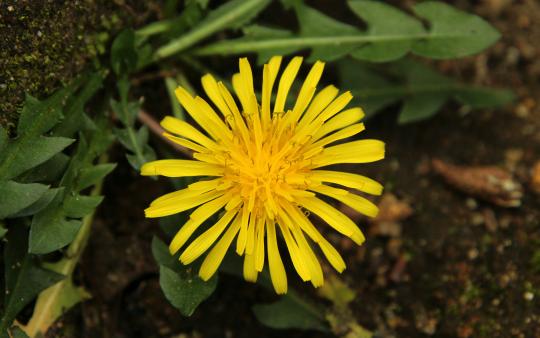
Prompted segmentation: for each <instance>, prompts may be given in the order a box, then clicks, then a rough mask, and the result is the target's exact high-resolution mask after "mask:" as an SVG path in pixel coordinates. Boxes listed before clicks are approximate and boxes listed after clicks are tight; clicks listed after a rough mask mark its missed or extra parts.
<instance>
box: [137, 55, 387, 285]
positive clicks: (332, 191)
mask: <svg viewBox="0 0 540 338" xmlns="http://www.w3.org/2000/svg"><path fill="white" fill-rule="evenodd" d="M281 63H282V58H281V57H279V56H276V57H272V58H271V59H270V60H269V62H268V63H267V64H265V65H264V67H263V73H262V86H261V88H260V101H258V99H257V95H256V92H255V87H254V83H253V82H254V81H253V75H252V70H251V66H250V64H249V62H248V61H247V59H246V58H241V59H240V60H239V72H238V73H237V74H234V76H233V77H232V85H233V88H234V92H235V94H236V98H237V100H236V99H235V98H234V97H233V95H232V94H231V93H230V91H229V90H228V89H227V87H226V86H225V85H224V83H222V82H218V81H216V79H215V78H214V77H213V76H212V75H210V74H207V75H205V76H204V77H202V87H203V88H204V91H205V92H206V95H207V96H208V98H209V99H210V101H211V103H212V105H210V104H209V103H208V102H207V101H206V100H204V99H203V98H201V97H199V96H196V97H193V96H192V95H191V94H190V93H188V92H187V91H186V90H185V89H184V88H182V87H179V88H178V89H176V96H177V98H178V100H179V102H180V104H181V105H182V106H183V107H184V108H185V110H186V111H187V112H188V113H189V114H190V116H191V117H192V118H193V120H194V121H195V122H196V123H197V124H198V125H199V128H196V127H194V126H192V125H191V124H189V123H188V122H186V121H183V120H180V119H176V118H173V117H166V118H165V119H163V121H162V122H161V125H162V127H163V128H164V129H165V130H166V132H165V133H164V135H165V136H166V137H167V138H169V139H170V140H172V141H173V142H176V143H178V144H180V145H182V146H184V147H186V148H189V149H191V150H192V151H193V159H190V160H187V159H167V160H158V161H153V162H149V163H146V164H145V165H144V166H143V167H142V168H141V173H142V175H163V176H167V177H190V176H201V177H202V178H200V180H199V181H197V182H195V183H192V184H190V185H189V186H187V187H186V188H185V189H182V190H178V191H175V192H172V193H169V194H166V195H164V196H161V197H159V198H157V199H156V200H154V201H153V202H152V203H151V205H150V206H149V207H148V208H147V209H146V210H145V214H146V216H147V217H162V216H168V215H172V214H176V213H179V212H183V211H186V210H190V209H194V208H195V209H194V210H193V211H192V212H191V214H190V216H189V219H188V220H187V221H186V223H185V224H183V225H181V227H180V228H179V231H178V232H177V233H176V235H175V236H174V238H173V239H172V241H171V243H170V246H169V249H170V252H171V254H176V253H177V252H179V251H180V250H183V251H181V254H180V261H181V262H182V263H183V264H190V263H192V262H193V261H194V260H196V259H197V258H199V257H200V256H202V255H203V254H205V253H206V252H208V253H207V254H206V256H205V257H204V260H203V262H202V264H201V267H200V270H199V275H200V277H201V278H202V279H203V280H208V279H210V278H211V277H212V276H213V275H214V273H215V272H216V271H217V269H218V267H219V265H220V264H221V262H222V260H223V258H224V256H225V254H226V252H227V251H228V249H229V248H230V247H231V246H232V247H233V248H234V249H235V251H236V253H237V254H238V255H240V256H243V262H244V263H243V274H244V278H245V279H246V280H248V281H252V282H254V281H256V280H257V276H258V273H260V272H261V271H262V270H263V267H264V265H265V261H267V262H268V267H269V271H270V277H271V280H272V284H273V286H274V289H275V290H276V292H277V293H279V294H283V293H286V292H287V275H286V272H285V267H284V264H283V260H282V258H281V254H283V252H282V253H280V249H278V238H282V239H283V241H284V244H285V247H286V249H282V251H285V250H286V251H288V255H289V256H290V258H291V261H292V264H293V266H294V269H295V270H296V272H297V273H298V275H299V276H300V277H301V279H302V280H304V281H310V282H311V283H312V284H313V285H314V286H315V287H318V286H321V285H322V284H323V282H324V277H323V271H322V268H321V264H320V262H319V260H318V258H317V255H316V254H315V251H314V248H315V247H316V246H318V247H319V248H320V252H322V255H324V256H325V257H326V259H327V260H328V262H329V263H330V264H331V265H332V266H333V267H334V268H335V269H336V270H337V271H338V272H342V271H343V270H344V269H345V262H344V260H343V258H342V257H341V256H340V254H339V253H338V251H337V250H336V249H335V248H334V247H333V246H332V245H331V244H330V242H329V241H328V240H327V239H326V238H325V237H324V236H323V234H322V233H321V231H319V229H318V227H316V226H315V225H314V224H313V223H312V221H311V220H310V217H308V216H309V215H308V213H309V214H314V215H316V216H318V217H319V218H320V219H322V220H323V221H324V222H325V223H326V224H328V225H329V226H330V227H331V228H333V229H334V230H335V231H338V232H340V233H341V234H343V235H345V236H347V237H350V238H351V239H352V240H353V241H354V242H355V243H357V244H359V245H360V244H361V243H362V242H364V240H365V238H364V235H363V234H362V231H361V230H360V229H359V227H358V226H357V225H356V224H355V222H353V221H352V220H351V219H349V218H348V217H347V216H346V215H345V214H344V213H342V212H341V211H339V210H338V209H336V208H334V207H333V206H332V205H331V204H330V203H329V202H327V200H328V198H330V199H334V200H336V201H338V202H340V203H343V204H344V205H347V206H349V207H350V208H352V209H354V210H356V211H357V212H359V213H362V214H364V215H367V216H371V217H373V216H375V215H376V214H377V212H378V209H377V207H376V206H375V205H374V204H373V203H371V202H370V201H368V200H367V199H365V198H364V197H361V196H359V195H358V194H357V193H355V191H359V192H363V193H367V194H372V195H379V194H381V192H382V186H381V185H380V184H379V183H377V182H375V181H374V180H372V179H370V178H367V177H365V176H362V175H358V174H354V173H348V172H342V171H339V170H338V169H335V170H332V168H335V167H332V166H333V165H336V164H347V163H348V164H350V163H367V162H373V161H377V160H380V159H382V158H384V143H383V142H381V141H379V140H372V139H363V140H354V141H350V140H347V139H349V138H350V137H352V136H355V135H356V134H358V133H360V132H361V131H363V130H364V124H363V123H361V122H360V120H361V119H362V118H363V116H364V113H363V111H362V109H361V108H358V107H354V108H349V109H345V108H346V106H347V105H348V103H349V102H350V101H351V99H352V95H351V93H350V92H348V91H347V92H344V93H341V94H340V93H339V90H338V89H337V88H336V87H334V86H332V85H329V86H326V87H324V88H323V89H321V90H319V91H317V85H318V83H319V80H320V78H321V75H322V73H323V68H324V63H323V62H320V61H317V62H315V63H314V64H313V66H312V67H311V70H310V71H309V73H308V74H307V76H306V78H305V80H304V82H303V84H302V85H301V87H300V89H299V92H298V95H297V97H296V100H295V102H294V104H290V105H288V104H287V102H288V101H287V96H288V94H289V91H290V90H291V87H292V85H293V82H294V80H295V78H296V75H297V73H298V71H299V69H300V66H301V64H302V58H301V57H294V58H293V59H292V60H291V61H290V62H289V63H288V64H287V66H286V67H285V68H284V70H283V72H282V74H281V77H280V78H279V81H276V80H277V77H278V74H279V70H280V66H281ZM274 87H277V94H276V96H275V100H274V102H272V101H273V100H272V92H273V88H274ZM237 101H238V102H239V103H240V105H238V104H237ZM329 166H330V168H327V167H329ZM213 215H218V217H217V218H216V219H217V221H215V222H211V223H210V222H207V223H210V224H211V225H210V226H209V227H208V228H207V229H206V230H205V231H204V232H202V234H200V235H199V236H198V237H197V238H195V239H194V240H192V241H191V242H189V243H188V241H189V240H190V238H191V237H192V236H193V234H194V232H195V231H196V230H197V229H198V228H199V227H201V226H202V224H204V223H205V222H206V221H207V220H209V219H214V218H213V217H212V216H213Z"/></svg>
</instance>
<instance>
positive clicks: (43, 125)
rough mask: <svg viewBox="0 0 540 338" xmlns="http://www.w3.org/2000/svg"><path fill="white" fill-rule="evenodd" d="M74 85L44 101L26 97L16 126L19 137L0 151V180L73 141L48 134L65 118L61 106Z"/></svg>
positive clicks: (9, 177) (36, 163) (24, 168)
mask: <svg viewBox="0 0 540 338" xmlns="http://www.w3.org/2000/svg"><path fill="white" fill-rule="evenodd" d="M74 89H75V88H73V86H72V87H66V88H64V89H62V90H60V91H58V92H56V93H55V94H54V95H52V96H51V97H50V98H48V99H46V100H44V101H38V100H37V99H35V98H33V97H31V96H29V95H28V96H27V97H26V101H25V105H24V107H23V109H22V112H21V117H20V120H19V125H18V127H17V134H18V135H17V138H15V139H10V140H8V141H7V142H6V144H5V145H4V147H3V148H4V150H3V151H2V152H1V153H0V180H4V181H5V180H9V179H12V178H14V177H16V176H19V175H20V174H22V173H23V172H25V171H27V170H28V169H31V168H33V167H35V166H37V165H39V164H41V163H43V162H45V161H47V160H48V159H50V158H51V157H52V156H54V155H55V154H57V153H59V152H60V151H62V150H63V149H64V148H66V147H67V146H68V145H70V144H71V143H73V140H72V139H69V138H64V137H46V136H42V134H43V133H45V132H47V131H49V130H50V129H51V128H52V127H53V126H54V125H56V124H57V123H58V122H59V121H60V119H61V118H62V117H63V114H62V109H63V107H64V103H65V100H66V98H67V96H68V95H69V94H70V93H71V92H72V91H73V90H74Z"/></svg>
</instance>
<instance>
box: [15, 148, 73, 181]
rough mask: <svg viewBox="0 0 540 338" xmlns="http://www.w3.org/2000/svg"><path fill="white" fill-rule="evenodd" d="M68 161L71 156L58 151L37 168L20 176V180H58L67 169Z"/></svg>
mask: <svg viewBox="0 0 540 338" xmlns="http://www.w3.org/2000/svg"><path fill="white" fill-rule="evenodd" d="M68 163H69V156H68V155H66V154H64V153H58V154H56V155H54V156H53V157H51V158H50V159H48V160H47V161H45V162H43V163H42V164H40V165H38V166H36V167H35V168H32V169H30V170H28V171H27V172H26V173H24V174H23V175H22V176H20V180H21V181H23V182H47V183H54V182H57V181H58V180H59V179H60V178H61V176H62V174H63V173H64V172H65V171H66V168H67V166H68Z"/></svg>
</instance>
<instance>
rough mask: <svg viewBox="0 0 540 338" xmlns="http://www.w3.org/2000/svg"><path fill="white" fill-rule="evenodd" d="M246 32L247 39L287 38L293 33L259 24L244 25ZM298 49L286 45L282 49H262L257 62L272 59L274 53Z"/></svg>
mask: <svg viewBox="0 0 540 338" xmlns="http://www.w3.org/2000/svg"><path fill="white" fill-rule="evenodd" d="M242 32H243V33H244V39H245V40H246V41H257V40H259V39H274V38H287V37H290V36H292V33H291V32H290V31H288V30H286V29H278V28H270V27H265V26H260V25H257V24H254V25H251V26H247V27H244V28H243V29H242ZM296 50H298V48H296V47H294V46H293V47H286V48H281V49H273V50H269V51H267V50H261V51H260V52H259V53H258V57H257V63H258V64H263V63H265V62H267V61H268V60H270V58H271V57H272V56H274V55H286V54H290V53H293V52H295V51H296Z"/></svg>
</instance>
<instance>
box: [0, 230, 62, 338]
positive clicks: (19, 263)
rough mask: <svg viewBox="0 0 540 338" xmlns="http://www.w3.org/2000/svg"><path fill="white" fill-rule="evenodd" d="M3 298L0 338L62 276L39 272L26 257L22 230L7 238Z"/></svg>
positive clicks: (31, 257)
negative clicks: (43, 291)
mask: <svg viewBox="0 0 540 338" xmlns="http://www.w3.org/2000/svg"><path fill="white" fill-rule="evenodd" d="M4 260H5V263H4V267H5V270H4V273H5V281H6V282H5V283H6V284H5V287H6V292H5V298H4V313H3V316H2V319H1V320H0V334H1V335H4V334H6V330H7V329H8V328H9V326H10V325H11V323H12V322H13V320H14V319H15V316H16V315H17V314H18V313H19V312H20V311H21V310H22V309H23V308H24V306H26V305H27V304H28V303H29V302H30V301H32V299H33V298H34V297H35V296H36V295H37V294H38V293H39V292H40V291H42V290H44V289H46V288H47V287H49V286H50V285H52V284H54V283H56V282H58V281H60V280H61V279H62V278H63V276H62V275H60V274H57V273H55V272H52V271H49V270H46V269H43V268H41V267H40V266H39V265H38V264H37V262H36V260H35V257H34V256H33V255H32V254H29V253H28V245H27V233H26V230H25V229H24V227H15V228H13V230H10V231H9V232H8V235H7V245H6V247H5V251H4Z"/></svg>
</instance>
